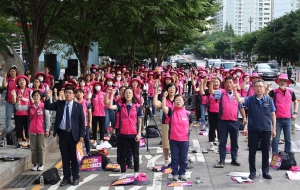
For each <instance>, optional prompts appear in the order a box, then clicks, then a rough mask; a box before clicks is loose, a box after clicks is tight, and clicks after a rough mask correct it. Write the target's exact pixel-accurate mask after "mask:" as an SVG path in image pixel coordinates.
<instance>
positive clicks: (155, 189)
mask: <svg viewBox="0 0 300 190" xmlns="http://www.w3.org/2000/svg"><path fill="white" fill-rule="evenodd" d="M162 175H163V173H162V172H156V173H154V176H153V183H152V186H149V187H147V190H160V189H161V183H162Z"/></svg>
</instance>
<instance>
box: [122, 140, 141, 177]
mask: <svg viewBox="0 0 300 190" xmlns="http://www.w3.org/2000/svg"><path fill="white" fill-rule="evenodd" d="M118 138H119V142H120V144H118V148H119V149H120V165H121V173H125V172H126V160H127V152H128V146H130V148H131V151H132V155H133V164H134V172H139V165H140V160H139V155H140V153H139V148H140V142H135V138H125V137H122V136H119V137H118Z"/></svg>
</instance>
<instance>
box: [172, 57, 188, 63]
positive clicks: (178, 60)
mask: <svg viewBox="0 0 300 190" xmlns="http://www.w3.org/2000/svg"><path fill="white" fill-rule="evenodd" d="M186 61H187V60H186V59H185V58H179V59H177V60H176V61H175V63H180V62H186Z"/></svg>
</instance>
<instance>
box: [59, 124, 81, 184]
mask: <svg viewBox="0 0 300 190" xmlns="http://www.w3.org/2000/svg"><path fill="white" fill-rule="evenodd" d="M58 136H59V149H60V153H61V158H62V164H63V173H64V180H70V177H71V175H72V176H73V180H76V179H79V164H78V161H77V157H76V144H77V142H75V141H74V139H73V136H72V131H71V132H67V131H65V130H61V129H58ZM70 167H71V170H70Z"/></svg>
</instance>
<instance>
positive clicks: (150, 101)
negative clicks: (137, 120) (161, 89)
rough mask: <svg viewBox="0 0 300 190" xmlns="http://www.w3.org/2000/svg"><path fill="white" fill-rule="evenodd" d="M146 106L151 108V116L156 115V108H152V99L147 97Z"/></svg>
mask: <svg viewBox="0 0 300 190" xmlns="http://www.w3.org/2000/svg"><path fill="white" fill-rule="evenodd" d="M148 106H149V107H150V106H152V114H153V115H156V108H155V107H154V106H153V97H148Z"/></svg>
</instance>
